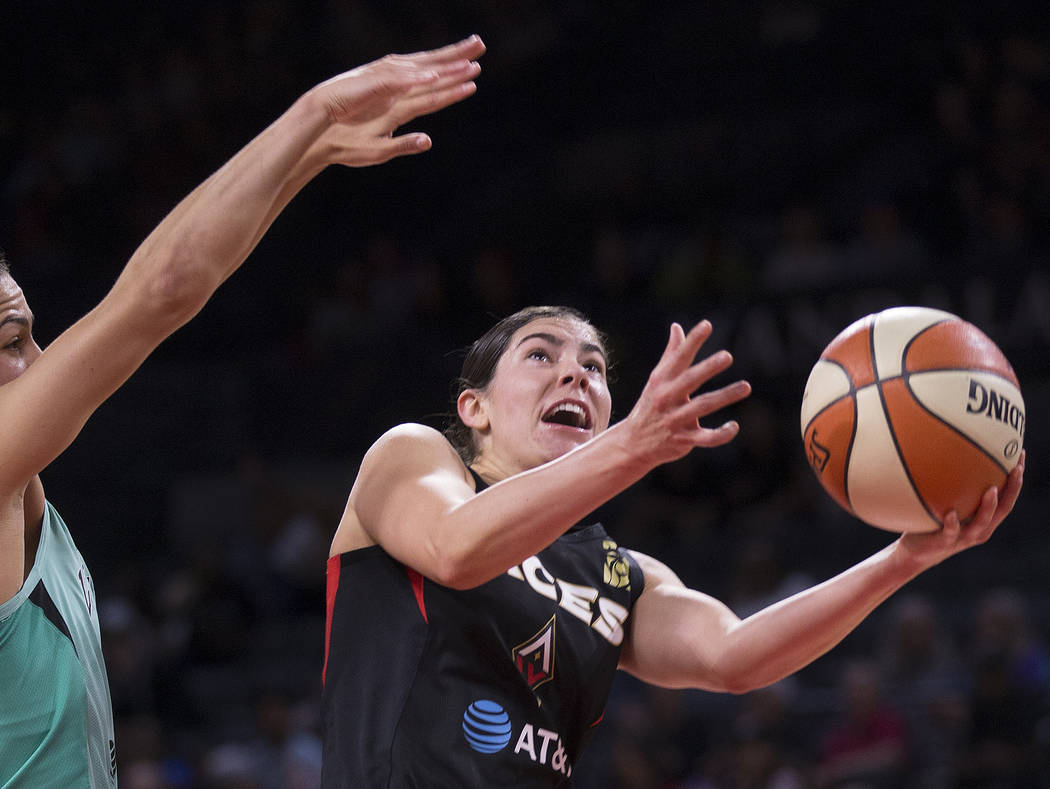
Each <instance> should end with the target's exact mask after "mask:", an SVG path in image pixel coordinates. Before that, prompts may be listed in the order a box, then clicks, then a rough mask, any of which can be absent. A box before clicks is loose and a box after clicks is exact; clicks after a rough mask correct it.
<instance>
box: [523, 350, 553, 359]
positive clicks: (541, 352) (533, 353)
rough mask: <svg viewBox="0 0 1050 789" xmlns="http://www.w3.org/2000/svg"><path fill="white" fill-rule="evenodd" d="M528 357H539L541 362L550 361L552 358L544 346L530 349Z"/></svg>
mask: <svg viewBox="0 0 1050 789" xmlns="http://www.w3.org/2000/svg"><path fill="white" fill-rule="evenodd" d="M526 358H529V359H539V360H540V361H541V362H549V361H550V360H551V357H550V354H549V353H547V352H546V351H545V350H543V349H542V348H535V349H533V350H531V351H529V354H528V356H527V357H526Z"/></svg>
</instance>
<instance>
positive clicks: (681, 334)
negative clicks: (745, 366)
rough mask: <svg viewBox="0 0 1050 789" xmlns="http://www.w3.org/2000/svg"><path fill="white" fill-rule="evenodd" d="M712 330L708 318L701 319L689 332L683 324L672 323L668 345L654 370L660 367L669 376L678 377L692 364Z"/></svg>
mask: <svg viewBox="0 0 1050 789" xmlns="http://www.w3.org/2000/svg"><path fill="white" fill-rule="evenodd" d="M711 331H712V327H711V322H710V321H708V320H702V321H700V322H699V323H698V324H696V325H695V326H694V327H693V328H691V329H690V330H689V333H688V334H686V333H685V331H684V330H683V329H682V326H681V324H679V323H672V324H671V336H670V338H668V341H667V347H666V348H665V349H664V353H663V356H661V357H660V361H659V362H658V363H657V365H656V368H654V371H655V369H657V368H659V369H660V370H661V371H663V372H666V374H667V375H668V377H671V378H677V377H678V376H679V375H681V374H682V373H683V372H684V371H685V370H686V369H687V368H688V367H689V365H690V364H692V362H693V359H695V358H696V354H697V351H699V350H700V346H701V345H703V344H704V341H705V340H707V338H708V337H710V336H711Z"/></svg>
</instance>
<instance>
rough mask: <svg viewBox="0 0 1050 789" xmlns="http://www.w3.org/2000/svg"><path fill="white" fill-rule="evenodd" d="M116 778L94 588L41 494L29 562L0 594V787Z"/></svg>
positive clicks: (86, 787)
mask: <svg viewBox="0 0 1050 789" xmlns="http://www.w3.org/2000/svg"><path fill="white" fill-rule="evenodd" d="M116 785H117V771H116V750H115V746H114V742H113V709H112V703H111V701H110V696H109V681H108V679H107V677H106V665H105V663H104V662H103V659H102V639H101V637H100V634H99V625H98V612H97V611H96V609H95V588H94V586H93V584H92V583H91V576H90V575H89V574H88V569H87V566H86V565H85V564H84V559H83V557H82V556H81V555H80V551H78V550H77V548H76V546H75V545H74V544H73V538H72V537H71V536H70V534H69V529H68V528H66V524H65V523H64V522H63V521H62V518H61V517H60V516H59V514H58V512H57V511H56V510H55V508H54V507H52V506H51V504H50V502H48V503H47V504H46V506H45V507H44V522H43V524H42V526H41V529H40V545H39V547H38V548H37V554H36V562H35V563H34V564H33V569H32V570H31V571H30V573H29V577H28V578H26V580H25V583H23V584H22V588H21V589H19V590H18V593H17V594H16V595H15V596H14V597H12V598H11V599H10V600H8V601H7V602H5V603H0V789H50V788H51V787H54V789H59V788H61V789H115V787H116Z"/></svg>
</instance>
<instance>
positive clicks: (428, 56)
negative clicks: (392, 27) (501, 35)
mask: <svg viewBox="0 0 1050 789" xmlns="http://www.w3.org/2000/svg"><path fill="white" fill-rule="evenodd" d="M484 51H485V42H483V41H482V40H481V37H480V36H478V35H477V34H475V35H471V36H467V37H466V38H464V39H461V40H459V41H457V42H455V43H454V44H448V45H446V46H443V47H438V48H437V49H428V50H422V51H420V52H412V53H411V54H408V55H402V56H401V57H405V58H411V59H412V60H415V61H417V62H420V63H428V64H429V63H444V62H446V61H449V60H457V59H459V58H467V59H468V60H473V59H474V58H476V57H478V56H479V55H481V54H482V53H484Z"/></svg>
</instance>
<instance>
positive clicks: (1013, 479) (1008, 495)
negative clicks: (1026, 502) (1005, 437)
mask: <svg viewBox="0 0 1050 789" xmlns="http://www.w3.org/2000/svg"><path fill="white" fill-rule="evenodd" d="M1024 466H1025V451H1024V450H1021V457H1020V459H1019V460H1018V461H1017V465H1016V466H1014V468H1013V470H1012V471H1011V472H1010V474H1009V476H1007V478H1006V484H1005V485H1004V486H1003V490H1002V493H1001V494H1000V496H999V508H998V510H997V511H996V513H995V515H996V517H997V518H1000V519H1001V518H1005V517H1006V516H1007V515H1009V514H1010V511H1011V510H1012V509H1013V508H1014V504H1016V503H1017V498H1018V496H1020V495H1021V486H1022V485H1023V484H1024Z"/></svg>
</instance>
